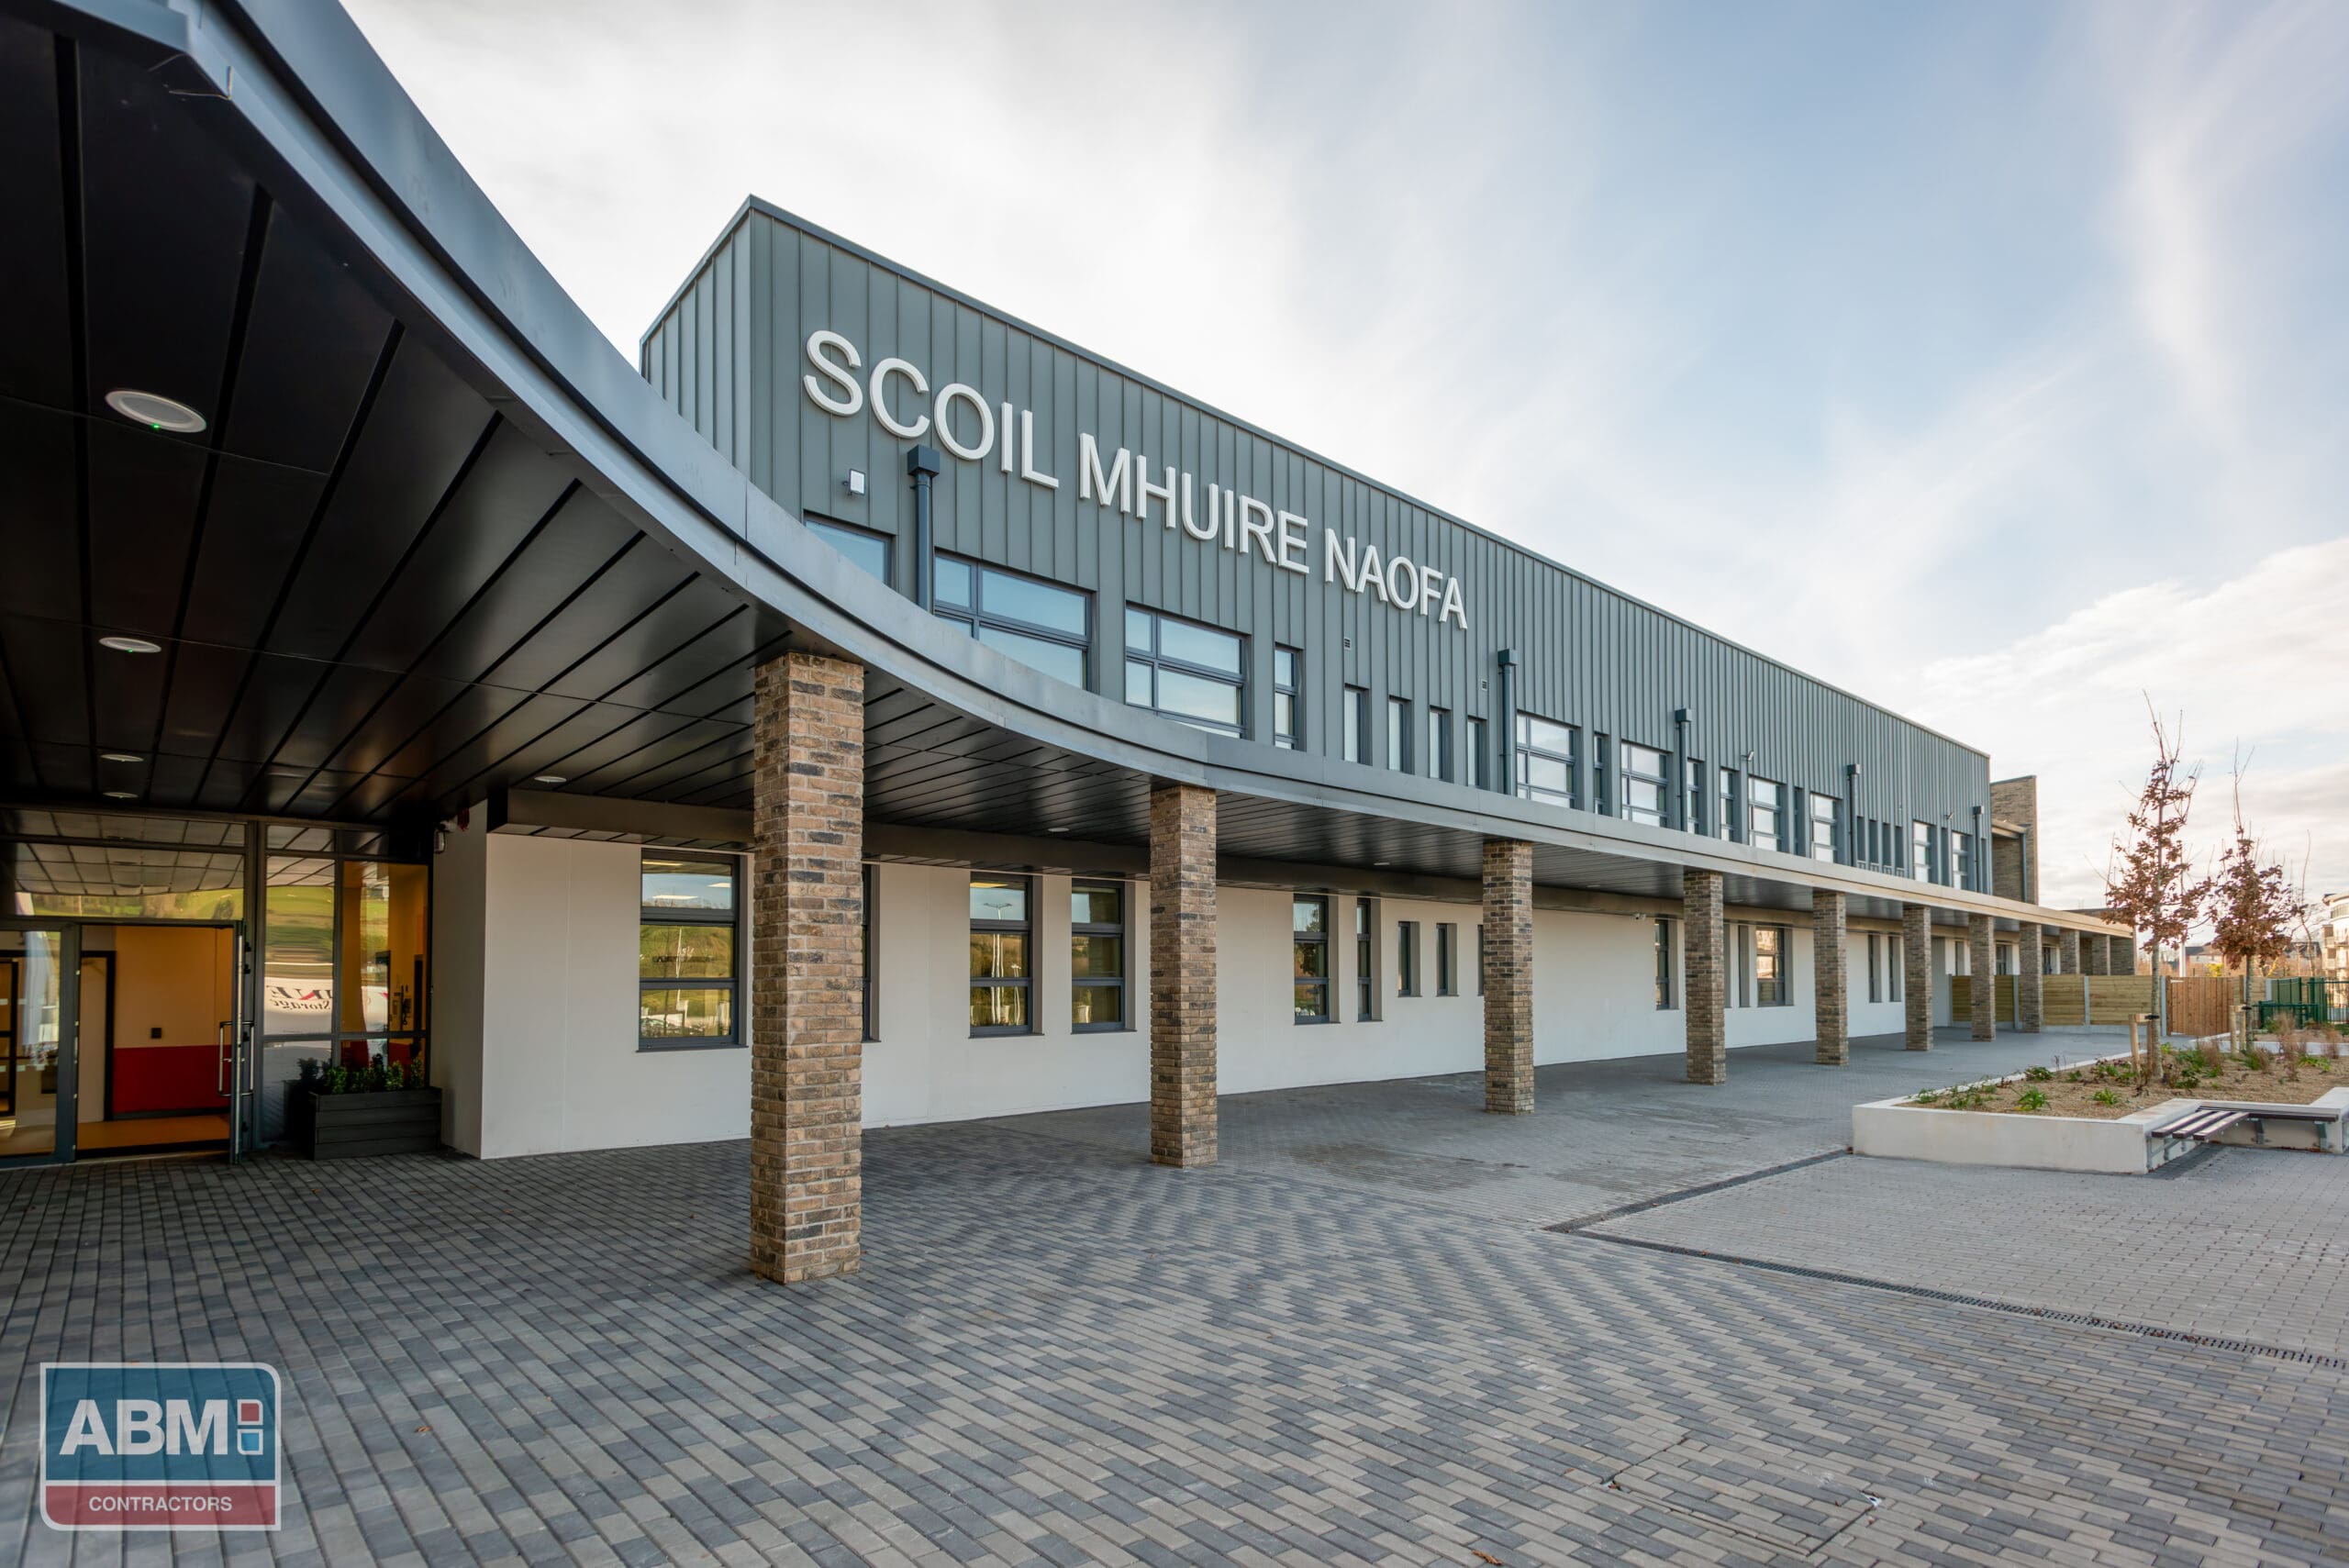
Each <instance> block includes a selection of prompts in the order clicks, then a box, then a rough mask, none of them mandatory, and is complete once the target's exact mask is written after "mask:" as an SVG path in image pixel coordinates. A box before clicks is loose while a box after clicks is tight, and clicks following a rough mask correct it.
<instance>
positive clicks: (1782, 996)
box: [1753, 925, 1795, 1007]
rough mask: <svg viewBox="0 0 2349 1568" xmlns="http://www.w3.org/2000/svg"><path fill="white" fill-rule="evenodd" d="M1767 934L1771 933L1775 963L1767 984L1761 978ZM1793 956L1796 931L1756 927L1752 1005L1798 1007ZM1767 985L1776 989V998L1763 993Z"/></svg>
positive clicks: (1772, 959)
mask: <svg viewBox="0 0 2349 1568" xmlns="http://www.w3.org/2000/svg"><path fill="white" fill-rule="evenodd" d="M1765 931H1766V932H1768V933H1770V942H1769V948H1770V951H1769V957H1770V959H1771V961H1772V962H1771V969H1772V972H1773V973H1771V976H1770V978H1769V980H1768V981H1767V982H1766V983H1765V981H1764V980H1763V978H1762V958H1763V951H1762V948H1763V943H1762V934H1763V933H1764V932H1765ZM1793 954H1794V928H1793V927H1792V926H1775V925H1756V926H1755V927H1754V928H1753V1005H1754V1006H1757V1007H1791V1006H1794V1005H1795V987H1794V964H1793V962H1791V961H1792V958H1793ZM1764 984H1769V985H1770V986H1772V987H1773V988H1775V989H1776V993H1777V995H1775V996H1771V997H1768V998H1766V999H1765V997H1764V995H1763V994H1762V987H1763V985H1764Z"/></svg>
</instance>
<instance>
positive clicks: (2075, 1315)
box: [1551, 1220, 2349, 1372]
mask: <svg viewBox="0 0 2349 1568" xmlns="http://www.w3.org/2000/svg"><path fill="white" fill-rule="evenodd" d="M1591 1223H1593V1224H1596V1223H1597V1221H1595V1220H1594V1221H1592V1222H1591ZM1551 1229H1553V1230H1563V1229H1565V1227H1564V1226H1553V1227H1551ZM1574 1234H1575V1235H1578V1236H1586V1237H1587V1238H1588V1239H1589V1240H1593V1241H1607V1242H1611V1243H1612V1244H1614V1245H1615V1246H1618V1247H1638V1248H1641V1249H1643V1250H1644V1251H1650V1252H1669V1253H1671V1254H1673V1255H1674V1256H1675V1257H1682V1258H1709V1259H1710V1260H1711V1261H1713V1262H1717V1263H1737V1264H1739V1265H1741V1266H1742V1267H1745V1268H1749V1269H1767V1270H1768V1271H1770V1272H1771V1273H1780V1274H1793V1275H1795V1276H1796V1277H1797V1278H1798V1279H1815V1280H1825V1281H1828V1282H1829V1283H1830V1284H1856V1285H1863V1286H1865V1287H1866V1288H1867V1289H1869V1290H1886V1291H1890V1292H1892V1293H1893V1294H1894V1295H1896V1296H1915V1297H1916V1298H1917V1299H1918V1300H1920V1301H1938V1302H1945V1303H1948V1304H1949V1305H1951V1306H1954V1307H1983V1308H1985V1309H1986V1310H1988V1311H1991V1312H2005V1313H2009V1314H2011V1315H2013V1316H2015V1317H2018V1318H2038V1319H2040V1320H2041V1321H2042V1322H2046V1323H2065V1324H2071V1325H2074V1326H2076V1327H2079V1328H2084V1329H2113V1330H2115V1331H2116V1332H2119V1333H2123V1334H2136V1335H2140V1336H2142V1337H2143V1338H2145V1339H2148V1340H2176V1342H2178V1343H2180V1344H2187V1345H2196V1346H2199V1347H2200V1348H2202V1349H2204V1350H2211V1351H2235V1352H2237V1353H2238V1354H2242V1355H2249V1356H2267V1357H2270V1358H2272V1359H2274V1360H2277V1361H2288V1362H2300V1363H2302V1364H2303V1365H2306V1366H2321V1367H2323V1368H2325V1369H2326V1370H2328V1371H2331V1372H2349V1359H2344V1358H2343V1357H2341V1356H2329V1355H2326V1354H2324V1353H2323V1352H2322V1351H2299V1350H2294V1349H2292V1348H2291V1347H2290V1346H2288V1345H2263V1344H2260V1343H2258V1342H2256V1341H2254V1340H2221V1339H2217V1338H2214V1337H2213V1336H2211V1335H2209V1334H2197V1333H2193V1332H2191V1331H2190V1330H2188V1329H2164V1328H2162V1327H2160V1326H2159V1325H2157V1324H2153V1323H2132V1322H2130V1321H2128V1320H2127V1319H2125V1318H2099V1317H2097V1316H2095V1315H2094V1314H2092V1313H2087V1312H2063V1311H2059V1310H2057V1309H2055V1308H2054V1307H2025V1306H2023V1305H2021V1303H2019V1302H2012V1301H1996V1300H1993V1299H1991V1298H1990V1297H1989V1296H1966V1295H1963V1294H1961V1293H1960V1292H1957V1291H1954V1290H1933V1289H1932V1288H1930V1287H1928V1286H1925V1285H1920V1284H1896V1283H1895V1282H1893V1281H1891V1280H1880V1279H1869V1278H1868V1277H1867V1276H1866V1275H1865V1274H1847V1273H1837V1272H1836V1271H1835V1270H1833V1269H1813V1268H1806V1267H1805V1266H1803V1265H1802V1264H1800V1263H1774V1262H1769V1261H1768V1260H1766V1259H1763V1258H1741V1257H1738V1256H1737V1255H1736V1254H1734V1253H1731V1252H1708V1251H1704V1250H1703V1249H1702V1248H1699V1247H1681V1246H1676V1245H1675V1244H1673V1243H1672V1242H1669V1241H1643V1240H1639V1239H1638V1238H1636V1237H1631V1236H1601V1235H1598V1234H1597V1233H1596V1232H1592V1231H1586V1230H1580V1229H1577V1230H1575V1232H1574Z"/></svg>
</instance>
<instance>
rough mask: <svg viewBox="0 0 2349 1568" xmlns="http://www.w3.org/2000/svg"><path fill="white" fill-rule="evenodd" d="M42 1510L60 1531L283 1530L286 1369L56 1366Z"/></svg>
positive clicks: (50, 1369)
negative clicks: (280, 1410) (280, 1403)
mask: <svg viewBox="0 0 2349 1568" xmlns="http://www.w3.org/2000/svg"><path fill="white" fill-rule="evenodd" d="M40 1429H41V1448H40V1511H41V1517H42V1518H44V1519H47V1520H48V1521H49V1522H50V1524H51V1525H53V1526H55V1527H56V1528H57V1529H276V1528H277V1496H278V1451H277V1369H276V1368H275V1367H272V1366H263V1365H262V1364H261V1363H259V1362H149V1363H146V1364H144V1365H132V1364H129V1363H127V1362H44V1363H42V1366H41V1369H40Z"/></svg>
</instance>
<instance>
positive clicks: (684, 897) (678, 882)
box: [644, 851, 734, 909]
mask: <svg viewBox="0 0 2349 1568" xmlns="http://www.w3.org/2000/svg"><path fill="white" fill-rule="evenodd" d="M644 906H645V907H646V908H648V909H731V908H733V907H734V862H732V861H730V860H722V859H719V858H718V857H716V856H709V855H698V856H696V855H673V854H665V853H659V852H653V851H647V852H646V854H645V857H644Z"/></svg>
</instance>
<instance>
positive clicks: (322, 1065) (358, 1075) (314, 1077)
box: [301, 1055, 428, 1095]
mask: <svg viewBox="0 0 2349 1568" xmlns="http://www.w3.org/2000/svg"><path fill="white" fill-rule="evenodd" d="M301 1082H302V1084H303V1085H304V1086H305V1087H306V1088H307V1089H308V1090H309V1091H310V1092H311V1093H312V1094H314V1095H363V1094H368V1093H371V1092H373V1091H376V1090H381V1089H421V1088H425V1087H428V1084H426V1082H425V1076H424V1064H423V1063H422V1062H407V1063H405V1064H403V1063H401V1062H385V1061H384V1058H383V1057H382V1056H381V1055H377V1056H375V1057H373V1059H371V1060H370V1061H369V1062H368V1063H367V1065H366V1066H364V1067H345V1066H344V1065H343V1064H342V1063H341V1062H318V1061H316V1060H313V1061H309V1062H303V1063H302V1078H301Z"/></svg>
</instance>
